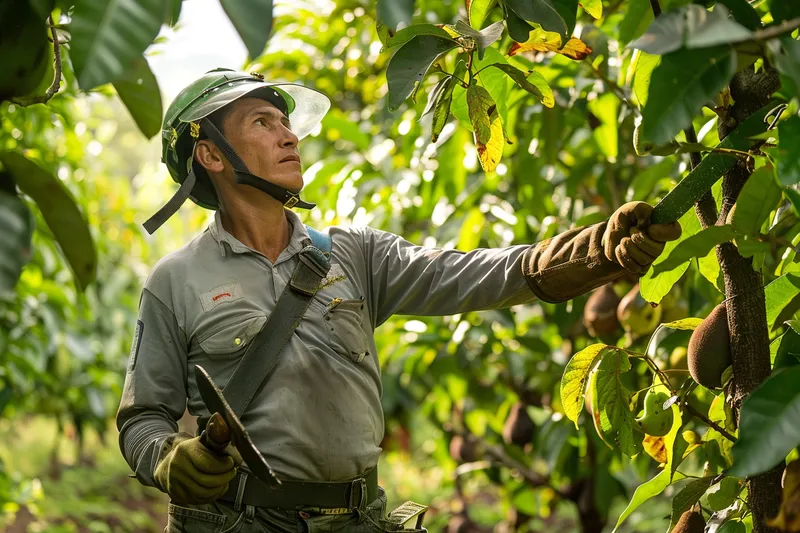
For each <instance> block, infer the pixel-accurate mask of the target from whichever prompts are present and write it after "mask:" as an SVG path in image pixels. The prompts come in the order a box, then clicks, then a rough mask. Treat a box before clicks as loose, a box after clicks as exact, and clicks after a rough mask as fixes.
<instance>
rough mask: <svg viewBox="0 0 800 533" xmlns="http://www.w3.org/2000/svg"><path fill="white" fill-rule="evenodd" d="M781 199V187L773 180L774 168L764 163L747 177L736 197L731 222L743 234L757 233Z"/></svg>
mask: <svg viewBox="0 0 800 533" xmlns="http://www.w3.org/2000/svg"><path fill="white" fill-rule="evenodd" d="M780 199H781V187H780V185H778V182H777V181H775V170H774V168H773V167H772V166H771V165H766V166H763V167H761V168H759V169H758V170H756V171H755V172H753V174H752V175H751V176H750V177H749V178H748V179H747V181H746V182H745V184H744V187H743V188H742V192H741V193H740V194H739V198H737V199H736V205H735V206H734V211H733V217H732V221H731V223H732V224H733V228H734V229H735V230H736V231H737V232H738V233H742V234H744V235H758V234H760V233H761V226H762V225H763V224H764V222H765V221H766V220H767V218H768V217H769V214H770V212H771V211H772V210H773V209H774V208H775V205H776V204H777V203H778V201H779V200H780Z"/></svg>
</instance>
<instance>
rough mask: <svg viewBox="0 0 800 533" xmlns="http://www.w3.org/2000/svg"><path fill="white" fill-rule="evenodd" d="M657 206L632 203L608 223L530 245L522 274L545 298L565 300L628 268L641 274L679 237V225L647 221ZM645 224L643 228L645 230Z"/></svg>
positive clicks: (565, 233) (532, 289)
mask: <svg viewBox="0 0 800 533" xmlns="http://www.w3.org/2000/svg"><path fill="white" fill-rule="evenodd" d="M652 211H653V207H652V206H650V205H649V204H646V203H645V202H629V203H627V204H625V205H623V206H621V207H620V208H619V209H617V210H616V211H615V212H614V213H613V214H612V215H611V217H610V218H609V220H607V221H605V222H600V223H598V224H593V225H591V226H585V227H580V228H575V229H571V230H568V231H565V232H563V233H560V234H559V235H556V236H555V237H553V238H551V239H547V240H544V241H542V242H540V243H538V244H536V245H533V246H531V247H530V248H529V249H528V251H527V252H525V255H524V257H523V262H522V273H523V275H524V276H525V279H526V281H527V282H528V286H529V287H530V288H531V291H533V293H534V294H535V295H536V296H537V297H538V298H539V299H540V300H543V301H545V302H550V303H559V302H565V301H567V300H570V299H572V298H575V297H576V296H580V295H582V294H585V293H587V292H589V291H591V290H592V289H595V288H597V287H599V286H601V285H605V284H606V283H608V282H610V281H614V280H615V279H617V278H620V277H622V276H624V275H625V274H627V273H633V274H636V275H641V274H643V273H644V272H646V271H647V269H648V268H649V267H650V264H651V263H652V262H653V261H654V260H655V258H656V257H658V255H659V254H660V253H661V252H662V251H663V250H664V244H665V242H666V241H670V240H675V239H677V238H679V237H680V234H681V228H680V225H679V224H678V223H677V222H675V223H673V224H652V225H648V220H649V218H650V213H651V212H652ZM642 228H644V229H642Z"/></svg>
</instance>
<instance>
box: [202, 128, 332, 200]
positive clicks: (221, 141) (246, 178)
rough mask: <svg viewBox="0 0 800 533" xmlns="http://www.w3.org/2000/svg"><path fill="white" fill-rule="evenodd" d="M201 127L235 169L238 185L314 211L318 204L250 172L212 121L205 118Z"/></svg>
mask: <svg viewBox="0 0 800 533" xmlns="http://www.w3.org/2000/svg"><path fill="white" fill-rule="evenodd" d="M200 125H201V127H202V128H203V131H205V133H206V135H207V136H208V138H209V139H211V140H212V141H214V144H216V145H217V148H219V149H220V150H221V151H222V153H223V155H225V158H226V159H227V160H228V161H229V162H230V164H231V166H232V167H233V173H234V176H235V178H236V183H240V184H242V185H249V186H251V187H255V188H256V189H258V190H260V191H263V192H265V193H267V194H268V195H270V196H272V197H273V198H275V199H276V200H278V201H279V202H281V203H282V204H283V205H284V206H285V207H289V208H291V207H300V208H302V209H313V208H315V207H316V206H317V204H312V203H309V202H305V201H303V200H301V199H300V194H299V193H293V192H291V191H289V190H288V189H284V188H283V187H279V186H278V185H275V184H274V183H270V182H269V181H267V180H265V179H262V178H259V177H258V176H256V175H254V174H253V173H251V172H250V170H248V168H247V165H245V164H244V161H242V159H241V158H240V157H239V155H238V154H237V153H236V150H234V149H233V146H231V145H230V143H229V142H228V139H226V138H225V136H224V135H222V132H221V131H219V130H218V129H217V127H216V126H215V125H214V124H213V123H212V122H211V121H210V120H208V119H207V118H204V119H202V121H201V122H200Z"/></svg>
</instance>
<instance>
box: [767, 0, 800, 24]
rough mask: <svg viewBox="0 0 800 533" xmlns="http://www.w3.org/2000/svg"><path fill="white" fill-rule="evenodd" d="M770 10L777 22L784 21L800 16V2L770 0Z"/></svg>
mask: <svg viewBox="0 0 800 533" xmlns="http://www.w3.org/2000/svg"><path fill="white" fill-rule="evenodd" d="M768 4H769V12H770V13H772V18H773V19H775V22H783V21H784V20H790V19H793V18H795V17H800V4H798V3H797V2H786V1H785V0H769V2H768Z"/></svg>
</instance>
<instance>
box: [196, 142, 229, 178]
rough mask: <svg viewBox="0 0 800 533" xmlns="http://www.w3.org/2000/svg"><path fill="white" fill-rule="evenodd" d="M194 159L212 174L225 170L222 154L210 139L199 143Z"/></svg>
mask: <svg viewBox="0 0 800 533" xmlns="http://www.w3.org/2000/svg"><path fill="white" fill-rule="evenodd" d="M194 159H195V161H197V162H198V163H200V164H201V165H202V166H203V168H205V169H206V170H208V171H210V172H216V173H220V172H222V171H223V170H224V169H225V164H224V163H223V160H222V154H221V153H220V151H219V150H218V149H217V146H216V145H215V144H214V143H213V142H211V141H210V140H208V139H203V140H201V141H197V146H196V147H195V149H194Z"/></svg>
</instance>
